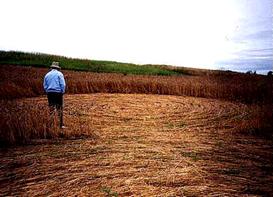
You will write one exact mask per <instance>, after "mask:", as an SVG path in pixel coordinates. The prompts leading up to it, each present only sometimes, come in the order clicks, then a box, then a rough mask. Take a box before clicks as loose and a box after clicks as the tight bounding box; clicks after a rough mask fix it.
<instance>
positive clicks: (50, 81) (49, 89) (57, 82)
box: [44, 62, 66, 128]
mask: <svg viewBox="0 0 273 197" xmlns="http://www.w3.org/2000/svg"><path fill="white" fill-rule="evenodd" d="M50 68H51V71H49V72H48V73H47V74H46V75H45V78H44V90H45V92H46V94H47V99H48V104H49V108H50V114H51V115H52V114H53V113H54V111H55V110H57V111H58V115H59V118H60V125H59V126H60V128H65V127H64V124H63V94H64V93H65V85H66V84H65V80H64V76H63V74H62V73H61V72H60V69H61V67H60V66H59V62H53V63H52V65H51V66H50Z"/></svg>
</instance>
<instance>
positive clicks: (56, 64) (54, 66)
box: [50, 62, 61, 69]
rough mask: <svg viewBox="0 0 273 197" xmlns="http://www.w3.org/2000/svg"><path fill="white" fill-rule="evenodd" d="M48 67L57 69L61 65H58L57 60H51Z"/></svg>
mask: <svg viewBox="0 0 273 197" xmlns="http://www.w3.org/2000/svg"><path fill="white" fill-rule="evenodd" d="M50 68H57V69H61V67H60V66H59V62H52V64H51V66H50Z"/></svg>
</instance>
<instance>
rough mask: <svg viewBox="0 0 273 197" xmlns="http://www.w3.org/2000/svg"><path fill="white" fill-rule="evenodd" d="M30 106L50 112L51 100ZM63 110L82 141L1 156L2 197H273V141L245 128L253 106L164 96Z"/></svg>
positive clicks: (79, 100)
mask: <svg viewBox="0 0 273 197" xmlns="http://www.w3.org/2000/svg"><path fill="white" fill-rule="evenodd" d="M22 102H29V103H30V104H31V103H32V104H38V105H47V100H46V98H45V97H39V98H31V99H24V100H22ZM64 113H65V123H66V126H67V127H68V128H67V129H66V130H65V132H75V128H77V132H79V137H78V138H76V139H58V140H37V141H34V142H33V144H30V145H26V146H18V147H11V148H8V149H1V151H0V195H3V196H6V195H12V196H16V195H19V196H21V195H23V196H41V195H47V196H76V195H78V196H117V195H118V196H241V195H254V196H270V195H271V194H272V193H273V165H272V163H273V147H272V142H271V141H269V140H266V139H262V138H257V137H254V136H251V135H243V134H241V133H239V132H237V130H236V128H237V125H238V124H239V123H240V121H241V120H242V119H243V118H244V117H246V116H248V115H249V113H251V111H249V108H248V106H247V105H244V104H239V103H233V102H227V101H220V100H214V99H204V98H193V97H182V96H165V95H164V96H159V95H140V94H90V95H66V96H65V110H64ZM76 120H77V121H76ZM79 122H80V124H79ZM76 124H77V125H76ZM90 134H91V137H88V136H90Z"/></svg>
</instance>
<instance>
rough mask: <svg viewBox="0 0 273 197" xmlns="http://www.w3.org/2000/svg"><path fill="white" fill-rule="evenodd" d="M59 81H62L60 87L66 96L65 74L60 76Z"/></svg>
mask: <svg viewBox="0 0 273 197" xmlns="http://www.w3.org/2000/svg"><path fill="white" fill-rule="evenodd" d="M59 80H60V87H61V90H62V93H63V94H64V93H65V86H66V84H65V80H64V75H63V74H60V75H59Z"/></svg>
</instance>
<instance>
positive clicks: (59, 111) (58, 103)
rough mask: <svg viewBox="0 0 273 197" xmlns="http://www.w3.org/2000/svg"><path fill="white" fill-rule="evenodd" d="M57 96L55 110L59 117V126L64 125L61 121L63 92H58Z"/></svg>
mask: <svg viewBox="0 0 273 197" xmlns="http://www.w3.org/2000/svg"><path fill="white" fill-rule="evenodd" d="M57 95H58V98H57V110H58V116H59V119H60V125H59V126H60V128H62V127H63V126H64V123H63V94H61V93H58V94H57Z"/></svg>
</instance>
